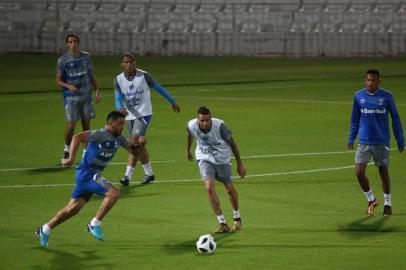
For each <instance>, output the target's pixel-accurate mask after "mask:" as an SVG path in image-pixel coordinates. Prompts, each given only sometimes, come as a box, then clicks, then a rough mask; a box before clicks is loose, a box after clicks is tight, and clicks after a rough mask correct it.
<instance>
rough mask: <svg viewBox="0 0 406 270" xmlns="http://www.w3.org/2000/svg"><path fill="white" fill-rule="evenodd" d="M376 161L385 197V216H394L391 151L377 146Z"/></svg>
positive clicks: (385, 147)
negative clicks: (390, 167)
mask: <svg viewBox="0 0 406 270" xmlns="http://www.w3.org/2000/svg"><path fill="white" fill-rule="evenodd" d="M375 150H376V151H375V153H374V160H375V165H376V166H378V169H379V176H380V178H381V184H382V191H383V197H384V208H383V215H384V216H390V215H392V202H391V181H390V177H389V169H388V166H389V158H390V149H389V147H387V146H384V145H377V146H375Z"/></svg>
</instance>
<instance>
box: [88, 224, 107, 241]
mask: <svg viewBox="0 0 406 270" xmlns="http://www.w3.org/2000/svg"><path fill="white" fill-rule="evenodd" d="M86 229H87V231H88V232H89V233H91V234H92V235H93V236H94V237H95V238H96V239H98V240H100V241H104V235H103V232H102V230H101V228H100V226H92V225H90V223H89V224H87V226H86Z"/></svg>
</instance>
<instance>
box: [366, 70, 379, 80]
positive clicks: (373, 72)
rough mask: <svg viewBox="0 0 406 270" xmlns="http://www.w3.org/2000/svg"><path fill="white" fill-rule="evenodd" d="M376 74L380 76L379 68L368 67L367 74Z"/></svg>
mask: <svg viewBox="0 0 406 270" xmlns="http://www.w3.org/2000/svg"><path fill="white" fill-rule="evenodd" d="M368 74H371V75H376V76H377V77H378V78H379V76H380V74H379V71H378V70H377V69H368V70H367V72H366V73H365V75H368Z"/></svg>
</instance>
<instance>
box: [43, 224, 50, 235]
mask: <svg viewBox="0 0 406 270" xmlns="http://www.w3.org/2000/svg"><path fill="white" fill-rule="evenodd" d="M42 232H43V233H45V234H46V235H49V234H50V233H51V228H49V226H48V224H47V223H45V224H44V225H43V226H42Z"/></svg>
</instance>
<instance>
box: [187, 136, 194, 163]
mask: <svg viewBox="0 0 406 270" xmlns="http://www.w3.org/2000/svg"><path fill="white" fill-rule="evenodd" d="M192 143H193V135H192V134H191V133H190V131H189V129H187V147H186V156H187V159H188V160H190V161H193V154H192V151H191V150H190V148H191V147H192Z"/></svg>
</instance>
